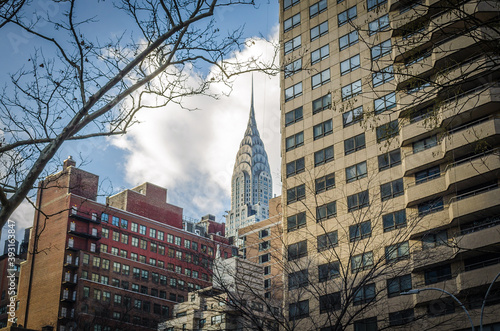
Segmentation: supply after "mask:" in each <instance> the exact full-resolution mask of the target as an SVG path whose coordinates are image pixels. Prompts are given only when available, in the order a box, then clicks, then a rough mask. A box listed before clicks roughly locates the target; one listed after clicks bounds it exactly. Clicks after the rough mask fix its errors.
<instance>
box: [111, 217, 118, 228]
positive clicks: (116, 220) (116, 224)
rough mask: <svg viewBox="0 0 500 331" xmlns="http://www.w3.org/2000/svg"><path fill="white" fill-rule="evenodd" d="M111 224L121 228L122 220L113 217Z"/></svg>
mask: <svg viewBox="0 0 500 331" xmlns="http://www.w3.org/2000/svg"><path fill="white" fill-rule="evenodd" d="M111 222H112V224H113V225H114V226H120V219H119V218H118V217H116V216H113V219H112V221H111Z"/></svg>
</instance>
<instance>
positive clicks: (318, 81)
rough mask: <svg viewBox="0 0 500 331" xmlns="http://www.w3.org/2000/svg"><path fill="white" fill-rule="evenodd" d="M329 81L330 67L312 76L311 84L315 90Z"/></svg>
mask: <svg viewBox="0 0 500 331" xmlns="http://www.w3.org/2000/svg"><path fill="white" fill-rule="evenodd" d="M328 82H330V69H326V70H323V71H322V72H320V73H319V74H316V75H313V76H312V77H311V86H312V89H313V90H314V89H315V88H318V87H320V86H321V85H325V84H326V83H328Z"/></svg>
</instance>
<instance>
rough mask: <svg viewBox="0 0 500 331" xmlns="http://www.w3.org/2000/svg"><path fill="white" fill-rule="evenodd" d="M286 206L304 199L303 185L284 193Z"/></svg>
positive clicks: (304, 189)
mask: <svg viewBox="0 0 500 331" xmlns="http://www.w3.org/2000/svg"><path fill="white" fill-rule="evenodd" d="M286 193H287V194H286V196H287V204H290V203H292V202H295V201H300V200H302V199H304V198H305V197H306V186H305V184H302V185H299V186H296V187H294V188H291V189H289V190H287V191H286Z"/></svg>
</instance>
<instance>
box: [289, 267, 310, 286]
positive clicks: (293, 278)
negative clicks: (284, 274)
mask: <svg viewBox="0 0 500 331" xmlns="http://www.w3.org/2000/svg"><path fill="white" fill-rule="evenodd" d="M308 284H309V277H308V271H307V269H304V270H300V271H297V272H294V273H291V274H289V275H288V289H289V290H293V289H296V288H299V287H304V286H307V285H308Z"/></svg>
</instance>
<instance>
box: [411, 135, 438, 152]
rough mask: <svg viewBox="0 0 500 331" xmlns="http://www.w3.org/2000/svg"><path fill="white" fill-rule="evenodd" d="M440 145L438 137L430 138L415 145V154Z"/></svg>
mask: <svg viewBox="0 0 500 331" xmlns="http://www.w3.org/2000/svg"><path fill="white" fill-rule="evenodd" d="M437 144H438V140H437V136H436V135H434V136H430V137H427V138H424V139H421V140H419V141H416V142H414V143H413V145H412V147H413V153H418V152H421V151H423V150H426V149H429V148H431V147H434V146H436V145H437Z"/></svg>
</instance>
